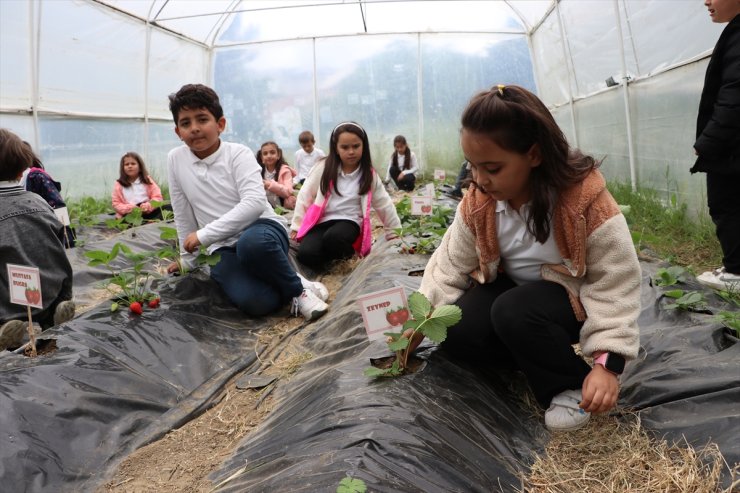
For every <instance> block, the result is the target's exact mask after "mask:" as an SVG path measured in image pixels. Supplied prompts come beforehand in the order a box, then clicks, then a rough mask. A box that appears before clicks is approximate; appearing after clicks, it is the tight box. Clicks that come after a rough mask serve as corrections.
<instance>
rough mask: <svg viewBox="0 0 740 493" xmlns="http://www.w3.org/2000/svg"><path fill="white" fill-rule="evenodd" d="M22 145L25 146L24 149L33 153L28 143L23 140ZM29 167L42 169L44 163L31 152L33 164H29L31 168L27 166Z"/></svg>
mask: <svg viewBox="0 0 740 493" xmlns="http://www.w3.org/2000/svg"><path fill="white" fill-rule="evenodd" d="M23 145H25V146H26V147H28V149H29V150H30V151H31V152H33V147H31V144H29V143H28V142H26V141H25V140H24V141H23ZM29 167H30V168H39V169H44V163H42V162H41V158H39V156H38V154H36V153H35V152H33V163H31V166H29Z"/></svg>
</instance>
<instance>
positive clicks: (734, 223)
mask: <svg viewBox="0 0 740 493" xmlns="http://www.w3.org/2000/svg"><path fill="white" fill-rule="evenodd" d="M738 190H740V176H737V175H723V174H717V173H707V202H708V204H709V215H710V216H711V218H712V221H713V222H714V225H715V226H716V231H717V238H718V239H719V244H720V246H721V247H722V265H724V266H725V270H727V272H730V273H732V274H740V198H739V197H738Z"/></svg>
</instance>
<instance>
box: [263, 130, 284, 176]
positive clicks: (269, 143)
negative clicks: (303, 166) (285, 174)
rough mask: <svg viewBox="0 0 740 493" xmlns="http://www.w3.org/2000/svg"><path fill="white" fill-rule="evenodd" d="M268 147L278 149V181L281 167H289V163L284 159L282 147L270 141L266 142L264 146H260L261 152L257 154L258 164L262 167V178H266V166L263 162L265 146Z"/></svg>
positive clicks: (276, 168)
mask: <svg viewBox="0 0 740 493" xmlns="http://www.w3.org/2000/svg"><path fill="white" fill-rule="evenodd" d="M268 145H269V146H275V149H277V153H278V159H277V163H275V179H276V180H277V179H278V177H279V176H280V167H281V166H282V165H284V164H285V165H287V164H288V162H287V161H286V160H285V159H283V150H282V149H280V146H279V145H277V144H276V143H275V142H273V141H271V140H268V141H267V142H265V143H264V144H262V145H261V146H260V152H258V153H257V162H258V163H259V164H260V166H261V167H262V178H264V177H265V164H264V163H263V162H262V149H264V148H265V146H268Z"/></svg>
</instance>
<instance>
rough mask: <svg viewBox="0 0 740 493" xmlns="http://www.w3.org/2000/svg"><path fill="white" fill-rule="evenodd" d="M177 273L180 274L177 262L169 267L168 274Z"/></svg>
mask: <svg viewBox="0 0 740 493" xmlns="http://www.w3.org/2000/svg"><path fill="white" fill-rule="evenodd" d="M177 272H180V264H179V263H177V262H172V263H171V264H170V265H168V266H167V273H168V274H175V273H177Z"/></svg>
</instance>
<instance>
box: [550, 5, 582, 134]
mask: <svg viewBox="0 0 740 493" xmlns="http://www.w3.org/2000/svg"><path fill="white" fill-rule="evenodd" d="M555 10H556V12H557V14H558V27H560V44H561V46H562V47H563V60H565V73H566V74H567V75H568V105H569V106H570V124H571V126H572V128H573V145H574V146H575V147H578V129H577V128H576V107H575V105H574V104H573V84H572V83H571V78H570V67H573V60H572V59H571V57H570V50H569V48H568V46H567V44H566V43H567V40H566V38H565V27H563V17H562V16H561V15H560V0H557V1H556V3H555ZM569 61H570V63H568V62H569Z"/></svg>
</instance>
